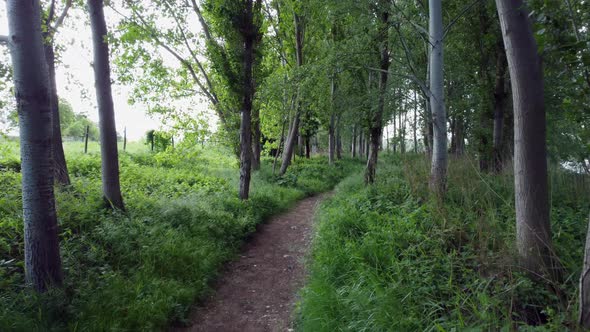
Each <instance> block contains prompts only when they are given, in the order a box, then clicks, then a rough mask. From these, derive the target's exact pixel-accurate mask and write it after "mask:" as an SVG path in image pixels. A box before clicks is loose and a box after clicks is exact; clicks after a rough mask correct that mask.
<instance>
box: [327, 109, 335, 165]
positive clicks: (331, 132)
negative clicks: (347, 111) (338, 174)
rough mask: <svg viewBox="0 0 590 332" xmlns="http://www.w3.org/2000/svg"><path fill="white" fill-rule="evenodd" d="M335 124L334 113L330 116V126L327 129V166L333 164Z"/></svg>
mask: <svg viewBox="0 0 590 332" xmlns="http://www.w3.org/2000/svg"><path fill="white" fill-rule="evenodd" d="M335 122H336V116H335V115H334V112H332V114H330V125H329V127H328V164H330V165H333V164H334V155H335V154H334V152H335V151H334V150H335V149H336V135H334V126H335Z"/></svg>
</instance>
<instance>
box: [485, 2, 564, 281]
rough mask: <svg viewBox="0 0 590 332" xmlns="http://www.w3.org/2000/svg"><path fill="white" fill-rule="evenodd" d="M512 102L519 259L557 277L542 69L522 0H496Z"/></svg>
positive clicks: (536, 273)
mask: <svg viewBox="0 0 590 332" xmlns="http://www.w3.org/2000/svg"><path fill="white" fill-rule="evenodd" d="M496 5H497V7H498V15H499V17H500V25H501V27H502V35H503V39H504V45H505V48H506V58H507V60H508V69H509V72H510V78H511V80H512V98H513V103H514V194H515V208H516V236H517V240H516V241H517V247H518V253H519V255H520V263H521V265H522V267H523V268H524V269H526V270H527V271H529V272H530V273H531V274H532V275H534V276H547V277H557V276H558V272H559V270H558V269H556V266H555V261H554V254H553V249H552V243H551V227H550V223H549V195H548V185H547V182H548V181H547V148H546V143H545V138H546V128H545V126H546V123H545V101H544V97H543V96H544V94H543V93H544V86H543V71H542V68H541V60H540V57H539V54H538V53H537V43H536V41H535V38H534V36H533V31H532V24H531V22H530V20H529V13H528V11H527V9H526V7H525V6H524V3H523V1H522V0H496Z"/></svg>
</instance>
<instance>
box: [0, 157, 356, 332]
mask: <svg viewBox="0 0 590 332" xmlns="http://www.w3.org/2000/svg"><path fill="white" fill-rule="evenodd" d="M5 150H6V151H8V149H5ZM68 157H69V158H68V166H69V170H70V173H71V175H72V185H71V187H69V188H64V189H59V190H57V191H56V196H57V209H58V218H59V226H60V241H61V242H60V243H61V255H62V260H63V268H64V275H65V284H64V287H63V288H62V289H54V290H51V291H50V292H48V293H46V294H42V295H37V294H34V293H33V292H31V291H30V290H28V289H27V288H26V287H24V285H23V279H24V276H23V274H24V271H23V257H24V252H23V231H22V230H23V226H22V204H21V198H22V197H21V191H20V174H19V173H18V170H19V168H18V167H16V165H18V159H17V158H18V156H15V155H14V154H8V153H4V154H3V155H2V156H1V157H0V165H12V166H10V167H2V168H0V330H1V331H62V330H71V331H107V330H109V331H113V330H116V331H122V330H125V331H140V330H142V331H145V330H157V329H160V328H162V327H165V326H167V325H168V324H171V323H173V324H183V323H184V322H186V317H187V315H188V312H189V309H190V306H191V305H192V304H193V303H194V301H195V300H198V299H199V298H202V297H203V296H204V295H205V294H206V293H207V291H208V290H209V289H208V285H209V283H210V281H211V280H212V279H213V278H215V276H216V273H217V271H218V270H219V268H220V266H221V265H222V264H223V263H224V262H225V261H227V260H228V259H231V258H232V257H233V256H234V255H235V253H236V251H237V250H238V249H239V247H240V245H241V242H242V240H243V239H244V238H245V237H246V236H247V235H248V234H250V233H251V232H253V231H254V230H255V228H256V225H257V224H259V223H261V222H263V221H264V220H265V219H267V218H268V217H269V216H270V215H272V214H276V213H278V212H280V211H282V210H285V209H286V208H288V207H289V206H290V204H292V203H293V202H295V201H296V200H298V199H300V198H302V197H304V196H305V195H311V194H313V193H317V192H319V191H324V190H327V189H330V188H331V187H333V186H334V185H335V184H336V183H337V182H338V181H339V180H340V179H341V178H343V177H345V176H346V175H348V174H349V173H350V172H352V171H353V170H357V169H358V164H357V163H355V162H352V161H342V162H339V163H338V164H337V165H336V167H325V166H324V165H325V164H327V160H326V159H325V158H317V159H311V160H307V161H306V160H299V161H297V162H296V163H295V165H294V166H293V167H292V170H291V171H289V173H288V174H287V175H286V176H285V177H280V178H279V177H276V176H274V175H272V170H271V166H270V165H269V164H268V163H267V162H265V163H264V164H263V168H262V170H261V171H260V172H257V173H255V174H254V176H253V180H252V185H251V188H252V189H251V198H250V200H248V201H246V202H242V201H240V200H239V199H238V197H237V188H238V183H237V177H238V169H237V166H238V165H237V161H236V160H235V158H233V157H232V154H231V152H229V151H225V150H221V151H219V150H215V151H209V150H207V149H200V148H191V149H185V150H175V151H167V152H161V153H157V154H151V153H131V154H129V153H122V154H121V156H120V164H121V186H122V191H123V196H124V199H125V204H126V208H127V211H126V212H125V213H121V212H113V211H109V210H105V209H104V208H103V200H102V197H101V191H100V188H101V184H100V155H99V154H98V153H91V154H87V155H85V154H81V153H68ZM315 175H321V176H319V177H318V178H317V179H308V177H309V176H315Z"/></svg>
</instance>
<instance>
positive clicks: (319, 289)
mask: <svg viewBox="0 0 590 332" xmlns="http://www.w3.org/2000/svg"><path fill="white" fill-rule="evenodd" d="M378 169H379V173H378V182H377V183H376V184H375V185H374V186H370V187H366V186H364V184H363V182H362V176H361V174H357V175H353V176H351V177H349V178H347V179H346V180H345V181H343V182H342V183H341V184H340V185H338V186H337V189H336V195H335V196H333V198H331V199H329V200H328V201H326V202H325V203H324V204H323V205H322V207H321V209H320V212H319V216H318V220H317V229H316V233H317V235H316V237H315V240H314V244H313V253H312V255H311V257H310V263H309V265H310V276H309V280H308V282H307V285H306V287H305V288H304V289H303V291H302V300H301V303H300V305H299V310H298V313H299V320H298V326H297V327H298V330H301V331H453V330H477V331H490V330H503V329H506V330H510V329H514V328H516V327H517V326H521V327H522V326H525V325H526V323H527V322H530V314H531V313H536V314H539V313H540V316H541V317H538V318H540V320H541V321H544V322H546V323H547V324H545V325H543V326H540V327H537V328H536V329H538V330H564V329H570V328H572V327H574V326H575V318H576V296H577V294H576V286H577V285H576V281H577V278H578V277H579V273H580V269H581V263H582V249H583V244H584V239H585V234H586V233H585V230H586V223H587V218H588V211H589V210H590V202H589V200H588V199H587V198H588V197H590V186H588V185H587V184H588V178H585V179H584V181H585V183H586V185H582V184H581V183H582V181H580V176H579V175H576V174H571V173H568V172H566V171H564V170H561V169H558V168H554V169H552V170H551V176H550V180H551V197H552V199H551V204H552V209H551V219H552V227H553V238H554V242H555V247H556V251H557V254H558V255H559V257H560V258H561V261H562V263H563V265H564V266H565V268H566V271H567V276H566V278H565V282H564V283H563V284H562V285H559V292H561V293H563V294H564V298H565V300H564V301H559V300H558V298H557V297H556V295H555V292H554V291H553V290H552V289H551V288H550V287H549V286H548V285H544V284H542V283H537V282H535V281H533V280H530V279H528V278H527V276H525V275H524V274H523V273H521V272H520V271H519V270H518V269H517V268H516V265H515V263H514V262H515V255H514V253H515V248H514V243H515V219H514V218H515V217H514V198H513V176H512V174H511V172H510V171H508V170H507V171H505V172H504V173H502V174H500V175H488V174H482V173H480V172H479V171H478V169H477V166H476V163H475V162H474V161H473V160H470V159H468V158H464V159H454V160H452V161H451V164H450V166H449V170H450V174H449V182H448V187H449V190H448V193H447V196H446V198H445V200H444V202H443V203H441V202H438V201H437V200H434V199H432V198H430V197H429V193H428V175H429V163H428V161H427V160H426V159H425V158H424V157H423V156H407V157H404V158H402V157H399V156H387V157H385V158H383V161H382V162H381V163H380V165H379V168H378Z"/></svg>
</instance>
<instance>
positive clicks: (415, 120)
mask: <svg viewBox="0 0 590 332" xmlns="http://www.w3.org/2000/svg"><path fill="white" fill-rule="evenodd" d="M417 128H418V97H416V90H414V125H413V126H412V130H413V132H414V153H418V137H417V135H416V130H417Z"/></svg>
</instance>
